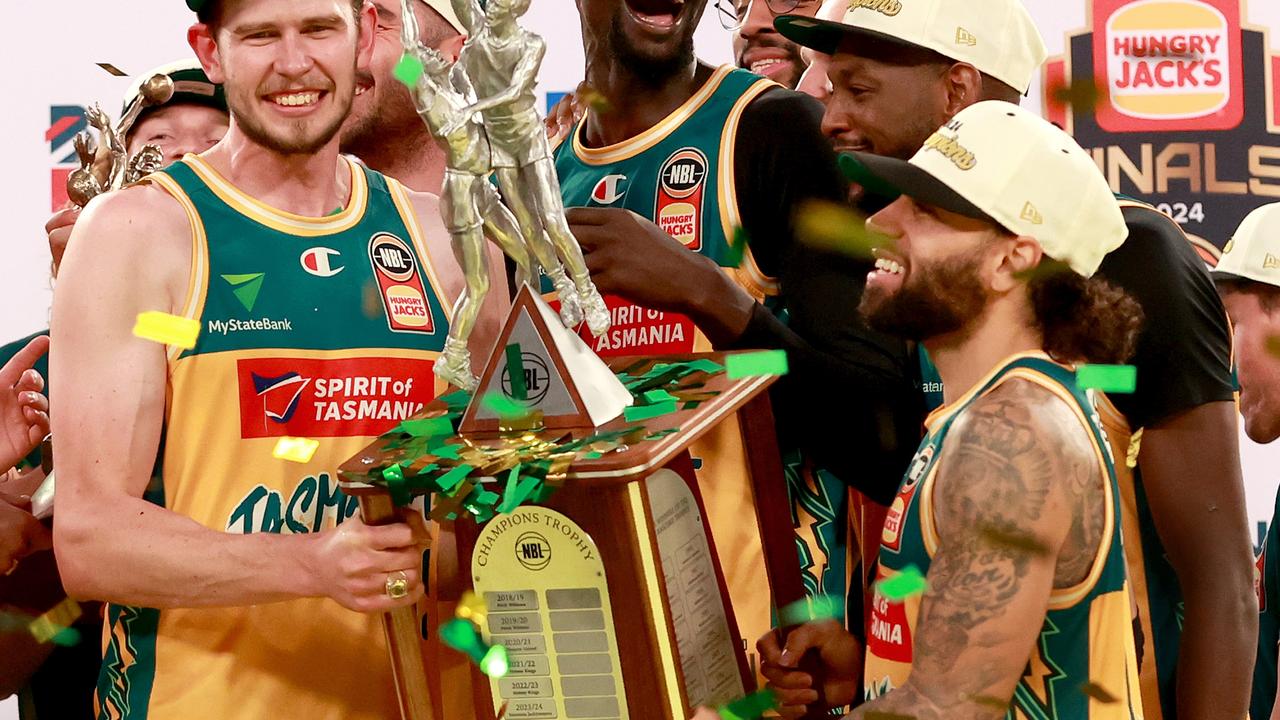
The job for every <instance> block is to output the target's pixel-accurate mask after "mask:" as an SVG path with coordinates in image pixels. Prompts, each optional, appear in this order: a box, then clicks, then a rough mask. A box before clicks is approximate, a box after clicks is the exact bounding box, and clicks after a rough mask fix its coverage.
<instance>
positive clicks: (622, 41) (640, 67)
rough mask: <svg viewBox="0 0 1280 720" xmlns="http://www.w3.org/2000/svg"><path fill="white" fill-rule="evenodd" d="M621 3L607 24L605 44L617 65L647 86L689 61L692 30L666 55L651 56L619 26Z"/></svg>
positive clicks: (660, 83) (657, 84) (665, 78)
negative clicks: (611, 21)
mask: <svg viewBox="0 0 1280 720" xmlns="http://www.w3.org/2000/svg"><path fill="white" fill-rule="evenodd" d="M623 12H625V10H623V9H622V8H621V7H619V8H618V14H616V15H614V16H613V23H612V24H611V25H610V26H609V47H610V48H612V49H613V52H614V55H615V56H616V57H617V59H618V65H619V66H621V67H624V68H626V69H627V70H628V71H629V72H630V73H631V74H632V75H634V76H635V77H636V79H638V80H640V81H641V82H642V83H644V84H645V85H648V86H649V87H655V88H656V87H661V86H663V85H665V84H666V82H667V81H668V80H670V79H671V78H672V77H675V76H676V75H677V74H679V73H680V72H681V71H682V70H685V69H687V68H688V67H689V65H690V64H692V63H693V33H692V32H690V33H689V34H687V35H686V36H685V37H684V38H683V39H681V41H680V44H679V45H678V46H677V47H676V49H675V51H674V52H672V53H671V54H669V55H667V56H665V57H664V56H655V55H652V54H650V53H646V52H645V51H644V50H641V49H640V48H638V47H636V46H635V45H633V44H632V43H631V40H630V39H629V38H628V37H627V33H626V32H625V31H624V30H623V29H622V13H623Z"/></svg>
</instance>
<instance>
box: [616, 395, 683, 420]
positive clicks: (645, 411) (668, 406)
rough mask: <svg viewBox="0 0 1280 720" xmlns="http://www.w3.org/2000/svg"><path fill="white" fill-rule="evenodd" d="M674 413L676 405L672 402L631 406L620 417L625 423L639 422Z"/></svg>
mask: <svg viewBox="0 0 1280 720" xmlns="http://www.w3.org/2000/svg"><path fill="white" fill-rule="evenodd" d="M675 411H676V403H675V401H674V400H668V401H667V402H661V403H657V404H656V405H632V406H631V407H628V408H627V409H626V410H623V411H622V416H623V417H624V418H626V420H627V422H640V421H641V420H649V419H651V418H656V417H661V416H663V415H670V414H671V413H673V412H675Z"/></svg>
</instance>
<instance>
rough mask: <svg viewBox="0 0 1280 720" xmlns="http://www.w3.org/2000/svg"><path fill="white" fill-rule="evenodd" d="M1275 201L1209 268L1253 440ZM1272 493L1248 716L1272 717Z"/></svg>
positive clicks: (1275, 401)
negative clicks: (1230, 335)
mask: <svg viewBox="0 0 1280 720" xmlns="http://www.w3.org/2000/svg"><path fill="white" fill-rule="evenodd" d="M1276 257H1280V203H1272V204H1271V205H1264V206H1262V207H1260V208H1258V209H1257V210H1254V211H1253V212H1252V213H1250V214H1249V216H1248V217H1246V218H1245V219H1244V222H1242V223H1241V224H1240V228H1239V229H1238V230H1236V233H1235V236H1234V237H1232V239H1231V241H1230V242H1228V243H1227V246H1226V249H1225V251H1224V252H1223V253H1222V257H1221V258H1220V259H1219V260H1218V267H1217V270H1216V271H1215V272H1214V273H1213V277H1214V280H1215V281H1216V282H1217V285H1218V292H1219V293H1220V294H1221V295H1222V301H1223V303H1224V304H1225V305H1226V306H1227V313H1228V314H1229V315H1230V316H1231V323H1232V327H1233V329H1234V331H1235V336H1234V340H1235V344H1234V347H1235V353H1236V366H1237V368H1238V370H1239V378H1240V414H1241V415H1243V416H1244V430H1245V432H1246V433H1247V434H1248V435H1249V439H1251V440H1253V441H1254V442H1256V443H1264V444H1265V443H1270V442H1275V440H1276V438H1280V351H1278V350H1277V344H1278V343H1280V268H1277V267H1276V263H1275V258H1276ZM1277 520H1280V496H1277V499H1276V513H1275V515H1273V516H1272V518H1271V525H1270V526H1268V528H1267V537H1266V540H1264V541H1263V545H1262V552H1261V553H1259V555H1258V561H1257V566H1258V574H1257V576H1256V577H1255V580H1254V583H1255V586H1256V589H1257V591H1258V609H1259V611H1260V614H1259V618H1258V659H1257V661H1256V662H1255V663H1254V668H1253V698H1252V701H1251V702H1250V704H1249V717H1251V718H1253V720H1268V718H1271V719H1273V720H1274V719H1275V718H1280V708H1278V707H1277V706H1276V702H1275V698H1276V672H1277V670H1276V654H1277V643H1278V642H1280V620H1277V613H1280V531H1277V530H1276V521H1277Z"/></svg>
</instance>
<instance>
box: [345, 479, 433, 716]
mask: <svg viewBox="0 0 1280 720" xmlns="http://www.w3.org/2000/svg"><path fill="white" fill-rule="evenodd" d="M360 516H361V518H362V519H363V520H364V522H365V524H366V525H386V524H388V523H392V522H395V521H396V508H395V505H394V504H393V503H392V502H391V496H390V495H386V494H375V495H361V496H360ZM382 628H383V630H384V631H385V632H386V635H387V650H388V652H389V653H390V654H391V673H392V676H393V677H394V678H395V683H396V697H397V698H398V699H399V701H400V717H401V720H435V714H434V713H433V712H432V710H431V691H430V686H429V685H428V684H427V672H426V666H425V664H424V663H423V662H422V651H421V649H420V647H419V643H420V642H421V640H420V639H419V635H418V632H419V630H418V612H417V610H416V609H415V608H414V607H413V606H412V605H410V606H408V607H402V608H396V609H395V610H392V611H391V612H388V613H383V615H382Z"/></svg>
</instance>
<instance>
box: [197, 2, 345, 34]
mask: <svg viewBox="0 0 1280 720" xmlns="http://www.w3.org/2000/svg"><path fill="white" fill-rule="evenodd" d="M363 7H364V0H351V11H352V13H353V14H354V15H355V18H356V23H357V24H359V22H360V10H361V9H362V8H363ZM196 20H199V21H200V22H202V23H204V24H205V25H208V26H209V27H211V28H214V29H216V28H217V27H218V25H219V23H221V22H222V2H221V0H210V2H206V3H205V4H204V5H202V6H201V7H200V9H199V10H197V11H196Z"/></svg>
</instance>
